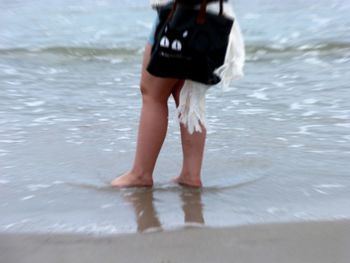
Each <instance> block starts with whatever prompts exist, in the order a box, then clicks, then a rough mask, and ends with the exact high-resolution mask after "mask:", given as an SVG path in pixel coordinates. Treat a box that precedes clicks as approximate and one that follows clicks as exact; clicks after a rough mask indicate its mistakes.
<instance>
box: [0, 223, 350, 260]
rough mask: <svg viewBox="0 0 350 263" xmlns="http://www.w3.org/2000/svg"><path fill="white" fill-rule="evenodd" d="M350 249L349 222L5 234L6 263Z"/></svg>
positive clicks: (242, 256)
mask: <svg viewBox="0 0 350 263" xmlns="http://www.w3.org/2000/svg"><path fill="white" fill-rule="evenodd" d="M349 248H350V221H345V220H341V221H322V222H311V221H310V222H297V223H278V224H258V225H245V226H238V227H229V228H187V229H181V230H174V231H167V232H155V233H143V234H140V233H139V234H127V235H104V236H96V235H89V234H8V233H3V234H0V255H1V258H0V262H1V263H34V262H35V263H40V262H52V263H53V262H60V263H61V262H66V263H68V262H69V263H70V262H74V263H79V262H84V263H89V262H128V263H130V262H145V263H146V262H150V263H151V262H152V263H170V262H171V263H180V262H192V263H195V262H237V263H238V262H245V263H249V262H260V263H264V262H270V263H273V262H283V263H297V262H305V263H312V262H317V263H323V262H324V263H331V262H332V263H342V262H344V263H345V262H349V258H350V252H349Z"/></svg>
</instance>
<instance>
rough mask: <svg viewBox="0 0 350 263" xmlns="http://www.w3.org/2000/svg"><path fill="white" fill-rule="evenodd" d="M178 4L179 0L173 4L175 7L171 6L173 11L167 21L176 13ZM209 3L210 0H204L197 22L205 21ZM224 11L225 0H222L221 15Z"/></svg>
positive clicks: (202, 22)
mask: <svg viewBox="0 0 350 263" xmlns="http://www.w3.org/2000/svg"><path fill="white" fill-rule="evenodd" d="M177 5H178V0H175V1H174V4H173V7H172V8H171V11H170V13H169V16H168V18H167V21H169V20H170V18H171V17H172V16H173V14H174V13H175V11H176V8H177ZM207 5H208V0H202V3H201V7H200V9H199V14H198V16H197V20H196V22H197V24H204V23H205V17H206V14H207ZM223 11H224V0H220V12H219V16H222V15H223Z"/></svg>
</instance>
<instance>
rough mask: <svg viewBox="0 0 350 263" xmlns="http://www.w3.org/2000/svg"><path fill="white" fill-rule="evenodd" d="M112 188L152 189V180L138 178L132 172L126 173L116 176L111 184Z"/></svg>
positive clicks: (144, 177) (149, 178)
mask: <svg viewBox="0 0 350 263" xmlns="http://www.w3.org/2000/svg"><path fill="white" fill-rule="evenodd" d="M111 186H113V187H152V186H153V179H152V178H151V177H148V176H144V175H143V176H139V175H136V174H134V173H132V172H127V173H125V174H123V175H121V176H118V177H117V178H115V179H114V180H113V181H112V182H111Z"/></svg>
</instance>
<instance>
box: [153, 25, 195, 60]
mask: <svg viewBox="0 0 350 263" xmlns="http://www.w3.org/2000/svg"><path fill="white" fill-rule="evenodd" d="M188 36H189V32H188V30H183V31H181V32H179V31H176V30H169V28H168V26H165V28H164V31H163V34H162V36H161V37H160V41H159V47H160V48H161V52H160V55H161V56H164V57H171V58H176V57H178V58H185V55H184V54H185V53H186V46H187V45H186V44H187V43H186V42H187V39H188Z"/></svg>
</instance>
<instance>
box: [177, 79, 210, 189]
mask: <svg viewBox="0 0 350 263" xmlns="http://www.w3.org/2000/svg"><path fill="white" fill-rule="evenodd" d="M183 84H184V81H183V80H180V81H178V83H177V85H176V86H175V87H174V88H173V90H172V95H173V97H174V100H175V104H176V107H178V106H179V98H180V91H181V89H182V87H183ZM201 127H202V132H194V133H192V134H190V133H189V132H188V131H187V128H186V127H185V125H184V124H183V123H181V124H180V130H181V142H182V152H183V162H182V169H181V173H180V175H179V176H177V177H175V178H174V179H173V181H174V182H176V183H179V184H181V185H186V186H193V187H201V186H202V182H201V168H202V162H203V156H204V146H205V139H206V132H207V131H206V129H205V127H204V126H203V125H201Z"/></svg>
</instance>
